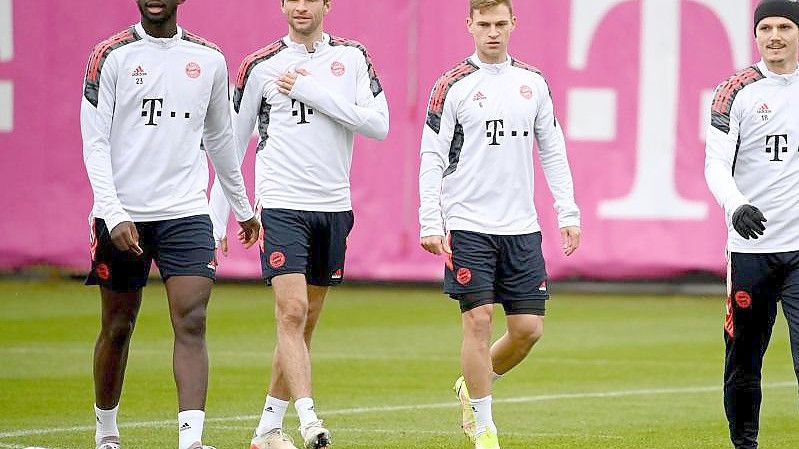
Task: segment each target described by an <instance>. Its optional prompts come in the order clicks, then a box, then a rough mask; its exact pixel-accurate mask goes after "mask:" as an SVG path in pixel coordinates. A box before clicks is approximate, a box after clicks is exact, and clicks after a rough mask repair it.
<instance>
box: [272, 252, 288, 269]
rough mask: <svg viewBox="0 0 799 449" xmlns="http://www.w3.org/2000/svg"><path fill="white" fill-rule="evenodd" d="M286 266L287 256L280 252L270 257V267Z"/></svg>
mask: <svg viewBox="0 0 799 449" xmlns="http://www.w3.org/2000/svg"><path fill="white" fill-rule="evenodd" d="M285 264H286V256H285V255H284V254H283V253H281V252H280V251H275V252H273V253H272V254H270V255H269V266H271V267H272V268H275V269H277V268H280V267H282V266H283V265H285Z"/></svg>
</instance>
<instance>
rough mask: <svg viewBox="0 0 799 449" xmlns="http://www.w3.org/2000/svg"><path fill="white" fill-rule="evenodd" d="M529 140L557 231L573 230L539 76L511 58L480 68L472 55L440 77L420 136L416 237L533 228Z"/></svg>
mask: <svg viewBox="0 0 799 449" xmlns="http://www.w3.org/2000/svg"><path fill="white" fill-rule="evenodd" d="M534 140H535V141H537V143H538V150H539V159H540V161H541V166H542V168H543V171H544V175H545V176H546V179H547V183H548V185H549V188H550V190H551V191H552V194H553V196H554V198H555V209H556V211H557V214H558V224H559V226H560V227H565V226H579V224H580V212H579V209H578V208H577V205H576V204H575V201H574V189H573V184H572V176H571V171H570V169H569V163H568V159H567V156H566V146H565V143H564V138H563V132H562V131H561V128H560V125H559V124H558V121H557V119H556V118H555V114H554V109H553V104H552V98H551V96H550V92H549V87H548V86H547V83H546V81H545V80H544V77H543V76H542V75H541V73H540V72H539V71H538V70H536V69H535V68H533V67H532V66H529V65H527V64H525V63H522V62H520V61H516V60H513V59H512V58H510V57H509V58H508V59H507V60H506V62H504V63H502V64H485V63H483V62H481V61H480V59H479V58H478V57H477V56H476V55H472V56H471V57H469V58H468V59H467V60H465V61H464V62H462V63H460V64H458V65H457V66H455V67H454V68H453V69H451V70H449V71H448V72H447V73H445V74H444V75H443V76H442V77H441V78H439V80H438V81H437V82H436V84H435V86H434V88H433V91H432V94H431V97H430V103H429V107H428V111H427V121H426V124H425V127H424V130H423V132H422V144H421V166H420V172H419V194H420V203H421V204H420V207H419V222H420V225H421V231H420V234H421V236H422V237H427V236H433V235H444V233H445V231H452V230H466V231H475V232H481V233H486V234H501V235H502V234H504V235H518V234H528V233H532V232H537V231H539V230H540V226H539V223H538V215H537V212H536V208H535V205H534V204H533V194H534V173H533V172H534V170H533V146H534Z"/></svg>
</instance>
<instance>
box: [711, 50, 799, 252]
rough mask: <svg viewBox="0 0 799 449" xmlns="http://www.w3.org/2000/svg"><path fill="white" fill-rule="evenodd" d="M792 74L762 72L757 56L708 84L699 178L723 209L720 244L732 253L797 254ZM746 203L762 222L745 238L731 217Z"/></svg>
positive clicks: (795, 84)
mask: <svg viewBox="0 0 799 449" xmlns="http://www.w3.org/2000/svg"><path fill="white" fill-rule="evenodd" d="M797 110H799V71H796V72H794V73H791V74H787V75H779V74H776V73H773V72H770V71H769V70H768V68H767V67H766V64H765V63H764V62H763V61H760V62H759V63H758V64H756V65H754V66H752V67H749V68H746V69H744V70H742V71H740V72H738V73H737V74H735V75H734V76H732V77H731V78H729V79H728V80H726V81H725V82H723V83H721V84H720V85H719V86H718V88H717V89H716V94H715V97H714V100H713V105H712V108H711V121H710V124H709V126H708V130H707V142H706V159H705V178H706V180H707V184H708V187H709V188H710V191H711V192H712V193H713V196H715V198H716V200H717V201H718V203H719V205H721V207H722V208H723V209H724V215H725V218H726V222H727V249H728V250H729V251H732V252H740V253H774V252H785V251H799V194H797V191H799V122H797V120H796V111H797ZM744 204H751V205H753V206H755V207H757V208H758V209H760V211H761V212H762V213H763V215H764V216H765V217H766V219H767V220H768V221H767V222H766V223H765V226H766V230H765V232H764V234H763V235H762V236H760V237H759V238H758V239H751V240H746V239H744V238H743V237H741V236H740V235H739V234H738V233H737V232H736V231H735V229H734V228H733V226H732V222H731V219H732V215H733V213H734V212H735V210H736V209H738V208H739V207H740V206H741V205H744Z"/></svg>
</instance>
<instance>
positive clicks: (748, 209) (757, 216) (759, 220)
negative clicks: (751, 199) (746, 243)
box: [732, 204, 768, 240]
mask: <svg viewBox="0 0 799 449" xmlns="http://www.w3.org/2000/svg"><path fill="white" fill-rule="evenodd" d="M767 221H768V220H766V217H764V216H763V213H762V212H760V209H758V208H756V207H755V206H752V205H751V204H744V205H743V206H741V207H739V208H738V209H735V212H734V213H733V214H732V227H733V228H734V229H735V230H736V231H737V232H738V234H741V237H743V238H745V239H746V240H749V239H750V238H753V239H756V238H758V237H760V236H761V235H763V231H765V230H766V226H765V225H764V224H763V223H765V222H767Z"/></svg>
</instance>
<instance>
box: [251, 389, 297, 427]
mask: <svg viewBox="0 0 799 449" xmlns="http://www.w3.org/2000/svg"><path fill="white" fill-rule="evenodd" d="M288 407H289V401H284V400H282V399H278V398H273V397H272V396H269V395H266V404H264V412H263V414H261V422H259V423H258V428H256V429H255V434H256V435H263V434H265V433H266V432H269V431H270V430H272V429H282V428H283V417H284V416H286V409H287V408H288Z"/></svg>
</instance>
